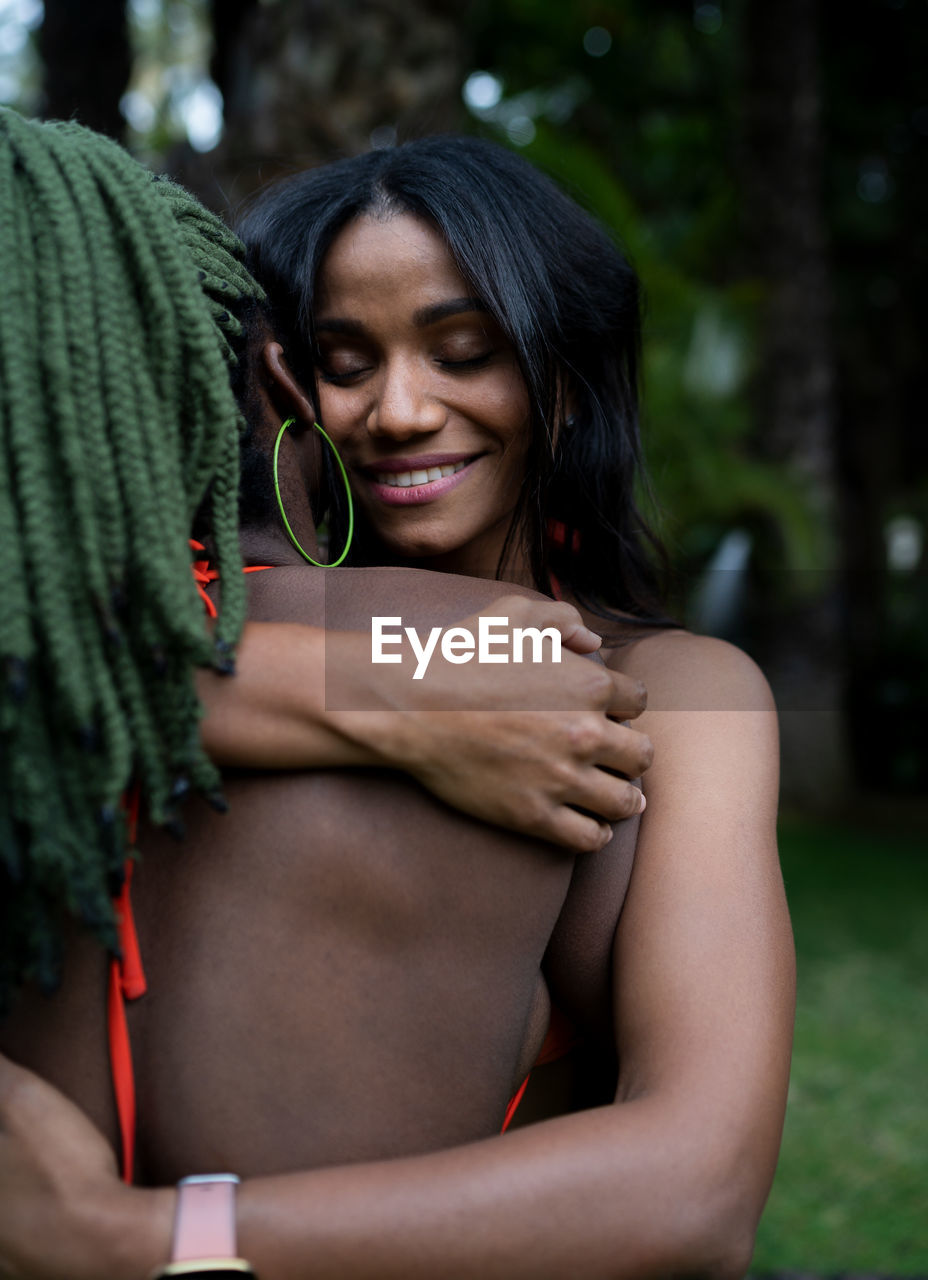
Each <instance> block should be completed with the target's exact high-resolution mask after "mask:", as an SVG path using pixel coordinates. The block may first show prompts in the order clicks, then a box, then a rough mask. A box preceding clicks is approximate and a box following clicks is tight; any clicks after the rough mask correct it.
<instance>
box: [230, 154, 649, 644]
mask: <svg viewBox="0 0 928 1280" xmlns="http://www.w3.org/2000/svg"><path fill="white" fill-rule="evenodd" d="M365 212H373V213H375V214H379V215H389V214H390V213H393V212H397V213H410V214H413V215H414V216H417V217H420V218H423V219H425V220H426V221H428V222H429V223H430V224H431V225H433V226H435V227H437V229H438V230H439V232H440V233H441V235H442V236H443V237H444V240H445V242H446V243H447V245H448V248H449V251H450V253H451V255H452V257H453V258H454V261H455V263H456V265H457V267H458V269H459V271H460V272H461V275H462V276H463V277H464V279H465V280H466V281H467V282H468V284H469V285H470V286H471V287H472V288H473V290H474V293H475V295H476V296H477V297H479V298H480V299H481V300H482V301H483V303H484V304H485V305H486V307H487V309H488V311H489V312H490V313H491V314H492V315H493V317H494V319H495V320H496V321H497V323H498V324H499V325H500V326H501V328H502V330H503V332H504V333H505V334H506V335H507V337H508V338H509V340H510V341H511V342H512V344H513V346H514V348H515V351H516V354H517V358H518V360H519V363H520V366H521V369H522V374H523V376H524V378H525V382H526V385H527V387H528V391H529V396H530V400H531V405H532V413H531V441H530V445H529V450H528V456H527V461H526V480H525V484H524V486H523V489H522V493H521V495H520V500H519V507H518V508H517V514H516V519H515V521H514V522H513V532H512V533H511V535H510V536H511V537H513V536H515V537H519V538H521V539H523V540H524V544H525V547H526V549H527V550H528V553H529V556H530V564H531V569H532V574H533V577H534V580H535V583H536V586H537V587H538V588H539V590H542V591H546V592H549V591H550V590H551V586H552V582H551V579H552V575H556V577H557V579H558V580H559V581H560V582H561V583H562V584H563V586H564V587H566V588H568V589H569V591H570V592H571V593H572V594H573V595H574V596H575V597H576V598H577V599H578V600H580V601H581V602H582V603H584V604H586V605H588V606H589V607H591V608H592V609H594V610H595V611H596V612H598V613H601V614H604V615H606V616H608V614H609V613H610V612H614V611H621V612H623V613H627V614H630V615H632V616H634V617H637V618H640V619H642V620H647V621H650V622H663V621H665V618H664V617H663V611H662V608H661V604H660V594H661V593H660V590H659V585H658V583H659V569H658V566H660V565H661V564H662V562H663V552H662V549H661V547H660V544H659V542H658V540H657V538H656V537H655V535H654V534H653V532H652V531H651V530H650V528H649V527H648V524H647V522H646V520H645V519H644V517H643V516H642V514H641V512H640V511H639V508H638V504H637V501H636V493H635V489H636V484H637V483H638V482H639V480H640V479H641V478H642V471H641V452H640V442H639V433H638V370H639V349H640V322H639V287H638V280H637V277H636V275H635V272H634V270H633V269H632V267H631V266H630V265H629V263H628V262H627V260H626V259H625V257H624V256H623V254H622V253H621V252H620V250H619V249H618V248H617V246H616V245H615V244H614V243H613V241H612V240H611V238H610V237H609V235H608V234H607V233H606V231H605V230H604V229H603V228H602V227H601V226H599V224H598V223H597V222H596V221H595V220H594V219H593V218H592V217H590V215H589V214H587V213H586V212H585V211H584V210H583V209H581V208H580V206H579V205H577V204H576V203H574V201H573V200H571V199H569V198H568V197H567V196H566V195H565V194H564V193H563V192H562V191H560V190H559V189H558V187H556V186H555V185H554V184H553V183H552V182H551V181H550V180H549V179H547V178H546V177H544V176H543V175H542V174H541V173H539V172H538V170H536V169H535V168H533V166H532V165H530V164H528V163H527V162H526V161H525V160H523V159H522V158H521V157H519V156H517V155H515V154H514V153H513V152H510V151H507V150H506V149H505V148H503V147H499V146H496V145H494V144H493V143H490V142H486V141H482V140H480V139H476V138H465V137H454V136H437V137H430V138H424V139H420V140H418V141H415V142H408V143H405V144H403V145H402V146H399V147H396V148H392V149H389V150H382V151H372V152H369V153H367V154H365V155H360V156H356V157H354V158H352V159H349V160H343V161H339V162H337V163H335V164H330V165H326V166H324V167H322V168H318V169H312V170H308V171H306V172H304V173H299V174H296V175H294V176H291V177H289V178H285V179H283V180H282V181H280V182H278V183H276V184H274V185H272V186H270V187H268V188H266V189H265V190H264V191H262V192H261V193H259V195H258V197H257V198H256V200H255V201H254V203H253V204H252V205H251V207H250V208H249V210H248V212H247V213H246V214H245V216H244V217H243V218H242V219H241V221H240V223H239V225H238V228H237V230H238V232H239V235H240V236H241V237H242V239H243V240H244V242H245V245H246V248H247V250H248V255H249V266H250V267H251V269H252V271H253V272H254V273H255V275H256V276H257V277H258V279H259V280H260V281H261V283H262V284H263V285H264V288H265V289H266V291H267V293H268V297H269V300H270V303H271V306H272V309H273V312H274V327H275V331H276V332H277V333H278V335H279V336H280V337H281V341H283V342H284V343H285V345H286V346H287V348H288V351H287V354H288V358H289V359H290V360H291V363H292V364H293V365H294V367H295V369H296V370H297V372H298V374H299V376H301V377H302V378H303V380H304V381H305V382H306V384H307V385H310V384H311V381H312V379H313V377H314V370H313V367H312V351H313V350H314V348H315V335H314V332H313V304H314V295H315V288H316V281H317V278H318V273H319V270H320V267H321V265H322V262H323V259H324V257H325V254H326V252H327V250H328V248H329V246H330V245H331V244H332V242H333V240H334V239H335V237H336V236H337V235H338V233H339V231H341V229H342V228H343V227H344V226H346V225H347V224H348V223H349V222H351V221H352V220H353V219H355V218H357V217H358V216H359V215H361V214H363V213H365ZM568 405H569V410H570V412H569V416H567V410H566V408H565V406H568ZM505 555H506V552H505V549H504V553H503V557H502V559H501V563H503V562H504V561H505Z"/></svg>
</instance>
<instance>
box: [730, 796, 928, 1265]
mask: <svg viewBox="0 0 928 1280" xmlns="http://www.w3.org/2000/svg"><path fill="white" fill-rule="evenodd" d="M892 818H893V815H892V814H886V815H885V821H884V824H883V825H884V834H883V835H873V834H866V833H862V832H860V831H859V830H858V831H852V830H850V829H849V828H840V827H824V826H812V825H810V824H798V823H796V822H786V823H783V824H781V830H780V851H781V857H782V862H783V873H784V878H785V881H786V892H787V897H788V898H789V904H790V912H791V915H792V918H793V928H794V931H795V935H796V952H797V958H798V964H799V996H798V1004H797V1014H796V1039H795V1046H794V1053H793V1073H792V1081H791V1084H790V1094H789V1105H788V1108H787V1117H786V1129H785V1132H784V1137H783V1149H782V1153H781V1158H780V1164H779V1167H778V1170H777V1176H776V1181H775V1183H774V1188H773V1192H772V1194H771V1197H770V1201H769V1204H768V1206H767V1210H766V1213H765V1214H764V1217H763V1219H762V1221H761V1225H760V1231H759V1233H758V1240H757V1249H756V1253H755V1258H754V1267H753V1270H754V1271H755V1272H757V1273H763V1272H766V1271H777V1272H782V1271H788V1270H795V1271H797V1272H801V1273H802V1274H806V1275H808V1274H818V1275H833V1274H835V1273H841V1272H850V1273H857V1274H878V1275H900V1276H901V1275H913V1276H914V1275H925V1274H926V1272H928V1228H926V1219H925V1188H926V1187H928V1109H926V1106H925V1086H924V1076H925V1067H924V1064H925V1060H926V1057H928V992H926V990H925V983H924V975H925V972H926V969H928V933H926V931H925V928H924V905H923V904H924V902H925V898H926V895H928V863H926V861H925V856H924V853H925V839H924V832H922V833H921V835H920V836H919V835H918V834H911V835H907V834H902V833H894V832H893V830H892Z"/></svg>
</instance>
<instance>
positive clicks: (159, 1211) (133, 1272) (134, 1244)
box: [89, 1186, 177, 1280]
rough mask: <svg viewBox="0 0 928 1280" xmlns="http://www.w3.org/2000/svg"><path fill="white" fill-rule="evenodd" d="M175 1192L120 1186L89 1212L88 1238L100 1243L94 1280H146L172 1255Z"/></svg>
mask: <svg viewBox="0 0 928 1280" xmlns="http://www.w3.org/2000/svg"><path fill="white" fill-rule="evenodd" d="M176 1202H177V1193H176V1191H175V1190H174V1188H173V1187H164V1188H157V1189H148V1188H141V1187H122V1186H121V1187H120V1189H119V1196H118V1197H108V1198H107V1202H106V1203H105V1204H104V1205H102V1206H100V1208H99V1209H98V1210H97V1211H96V1212H95V1214H93V1215H92V1220H91V1222H90V1224H89V1226H90V1235H91V1239H92V1240H93V1241H94V1242H101V1243H102V1253H103V1257H102V1259H101V1265H100V1266H99V1267H98V1268H97V1267H94V1269H93V1272H92V1274H93V1277H94V1280H148V1277H149V1276H150V1275H151V1274H152V1272H153V1271H156V1270H157V1269H158V1268H159V1267H161V1266H163V1265H164V1264H165V1263H166V1262H167V1260H168V1258H169V1257H170V1255H171V1237H172V1233H173V1229H174V1213H175V1206H176Z"/></svg>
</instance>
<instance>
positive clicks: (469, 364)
mask: <svg viewBox="0 0 928 1280" xmlns="http://www.w3.org/2000/svg"><path fill="white" fill-rule="evenodd" d="M495 354H496V353H495V352H493V351H485V352H484V353H483V354H482V355H479V356H469V357H468V358H467V359H466V360H439V361H438V364H440V365H441V367H442V368H443V369H451V370H462V371H463V370H467V369H479V368H480V366H481V365H485V364H488V363H489V362H490V360H491V359H492V358H493V356H494V355H495Z"/></svg>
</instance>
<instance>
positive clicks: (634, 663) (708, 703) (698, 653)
mask: <svg viewBox="0 0 928 1280" xmlns="http://www.w3.org/2000/svg"><path fill="white" fill-rule="evenodd" d="M603 656H604V657H605V658H606V662H607V665H608V666H610V667H611V668H612V669H613V670H614V671H621V672H623V673H624V674H626V675H628V676H631V677H633V678H634V679H636V680H641V681H642V682H643V683H644V685H645V687H646V688H647V691H648V712H650V713H653V712H655V711H767V712H771V711H773V709H774V705H773V696H772V694H771V692H770V687H769V685H768V684H767V680H766V678H765V677H764V674H763V672H762V671H761V669H760V668H759V667H758V665H757V663H756V662H754V660H753V659H752V658H749V657H748V655H747V654H746V653H744V652H743V650H741V649H738V648H736V647H735V646H734V645H732V644H729V643H728V642H727V641H725V640H716V639H715V638H714V637H712V636H697V635H693V633H692V632H690V631H680V630H673V631H661V632H657V633H654V634H652V635H649V636H646V637H644V638H643V639H641V640H637V641H633V642H631V643H629V644H625V645H621V646H619V647H617V648H615V649H610V650H607V651H604V655H603Z"/></svg>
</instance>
